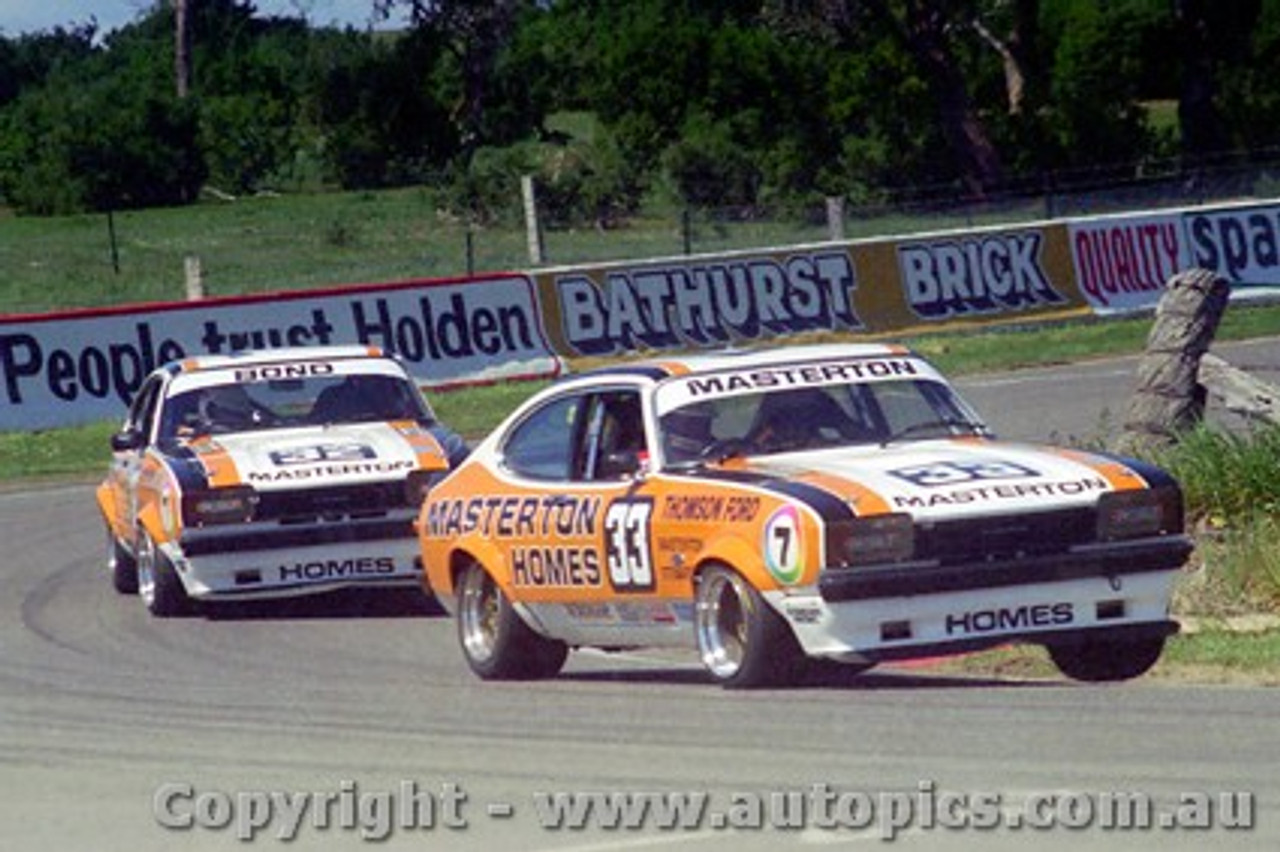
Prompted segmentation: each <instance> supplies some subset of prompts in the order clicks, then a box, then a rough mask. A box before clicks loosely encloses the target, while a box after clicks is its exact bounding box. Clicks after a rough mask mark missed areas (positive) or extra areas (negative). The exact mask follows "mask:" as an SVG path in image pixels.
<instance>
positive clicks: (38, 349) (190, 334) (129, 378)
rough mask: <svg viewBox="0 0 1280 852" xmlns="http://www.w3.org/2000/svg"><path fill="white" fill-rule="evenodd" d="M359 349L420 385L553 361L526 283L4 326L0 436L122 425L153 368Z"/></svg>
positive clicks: (535, 371)
mask: <svg viewBox="0 0 1280 852" xmlns="http://www.w3.org/2000/svg"><path fill="white" fill-rule="evenodd" d="M337 343H359V344H368V345H371V346H379V347H381V348H383V349H385V350H388V351H392V352H395V353H396V354H397V355H399V356H400V357H401V359H402V360H404V361H405V363H406V366H408V368H409V370H410V372H411V373H412V374H413V375H414V377H415V378H416V379H417V380H418V381H419V382H420V383H422V384H424V385H427V386H431V387H440V386H447V385H451V384H458V383H463V382H468V381H476V380H483V379H485V378H502V377H513V376H546V375H554V374H555V373H557V372H558V371H559V367H560V362H559V358H558V357H557V356H556V355H555V354H554V353H553V352H552V351H551V349H550V348H549V346H548V344H547V341H546V339H545V337H544V335H543V331H542V320H541V315H540V311H539V309H538V304H537V299H536V296H535V294H534V292H533V287H532V282H531V281H530V280H529V279H528V278H526V277H525V276H522V275H511V276H501V277H494V278H487V279H476V280H468V281H422V282H405V283H400V284H395V285H387V286H378V287H360V288H345V289H341V290H329V291H325V292H323V293H317V292H314V291H313V292H306V293H290V294H283V295H275V296H266V297H246V298H236V299H211V300H208V301H203V302H195V303H176V304H163V305H150V306H147V305H143V306H138V307H133V308H129V309H113V310H104V311H77V312H73V313H64V314H56V315H42V316H32V317H12V318H4V319H0V429H5V430H9V429H39V428H46V427H52V426H65V425H69V424H72V423H83V422H90V421H93V420H103V419H108V418H113V417H117V416H119V413H120V412H121V411H122V410H123V407H124V405H125V404H127V403H128V401H129V400H130V399H132V397H133V393H134V392H135V391H136V390H137V389H138V387H139V385H140V384H141V383H142V380H143V378H144V377H145V376H146V375H147V374H148V373H149V372H150V371H151V370H152V369H154V368H155V367H156V366H158V365H159V364H162V363H165V362H167V361H171V360H175V359H180V358H183V357H186V356H190V355H200V354H219V353H228V352H234V351H237V350H242V349H276V348H281V347H285V346H307V345H328V344H337Z"/></svg>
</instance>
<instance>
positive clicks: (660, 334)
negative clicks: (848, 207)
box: [555, 252, 864, 355]
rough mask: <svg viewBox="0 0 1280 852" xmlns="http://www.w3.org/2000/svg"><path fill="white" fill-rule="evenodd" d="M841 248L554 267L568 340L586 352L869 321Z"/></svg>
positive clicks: (851, 325)
mask: <svg viewBox="0 0 1280 852" xmlns="http://www.w3.org/2000/svg"><path fill="white" fill-rule="evenodd" d="M856 287H857V280H856V276H855V274H854V268H853V263H852V261H851V260H850V258H849V255H848V254H847V253H845V252H821V253H815V254H798V255H793V256H791V257H789V258H787V259H786V260H785V261H783V262H778V261H775V260H772V259H767V258H766V259H754V260H749V261H739V262H732V261H725V262H722V263H716V264H708V265H687V266H674V267H652V268H640V269H629V270H624V271H615V272H610V273H608V274H606V276H605V278H604V282H603V284H600V283H598V282H597V281H596V280H594V279H592V278H591V277H589V276H588V275H586V274H585V273H573V274H566V275H561V276H557V277H556V279H555V288H556V297H557V299H558V301H559V304H560V313H561V319H562V323H563V331H564V337H565V341H566V343H567V344H568V345H569V347H571V348H572V349H573V350H574V351H576V352H577V353H579V354H583V355H604V354H608V353H612V352H617V351H621V350H631V349H636V348H655V349H657V348H669V347H673V346H680V345H688V344H690V343H692V344H697V345H707V344H716V343H724V342H727V341H729V340H731V339H734V338H748V339H750V338H757V337H761V336H767V335H786V334H791V333H794V332H799V331H809V330H814V329H836V328H849V329H861V328H863V327H864V326H863V323H862V321H861V320H860V319H859V318H858V316H857V314H856V313H855V312H854V305H853V292H854V290H855V289H856Z"/></svg>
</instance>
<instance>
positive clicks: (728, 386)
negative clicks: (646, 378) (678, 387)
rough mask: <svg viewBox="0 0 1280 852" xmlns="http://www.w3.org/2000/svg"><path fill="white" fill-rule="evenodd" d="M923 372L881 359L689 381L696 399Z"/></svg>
mask: <svg viewBox="0 0 1280 852" xmlns="http://www.w3.org/2000/svg"><path fill="white" fill-rule="evenodd" d="M919 375H920V370H919V369H918V366H917V364H916V362H915V361H913V360H912V359H910V358H879V359H866V360H858V361H837V362H831V363H826V364H809V365H805V366H798V367H770V368H765V369H757V370H747V371H743V372H740V373H725V374H723V375H712V376H698V377H696V378H690V379H688V380H687V381H686V386H687V387H688V390H689V396H691V397H693V398H695V399H696V398H698V397H704V396H718V395H723V394H732V393H742V392H746V391H755V390H773V389H785V388H792V387H805V386H813V385H830V384H837V383H842V382H852V381H866V380H868V379H893V378H898V377H901V376H919Z"/></svg>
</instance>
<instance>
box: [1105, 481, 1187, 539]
mask: <svg viewBox="0 0 1280 852" xmlns="http://www.w3.org/2000/svg"><path fill="white" fill-rule="evenodd" d="M1180 532H1182V492H1181V491H1180V490H1179V489H1177V488H1174V487H1169V486H1164V487H1160V488H1140V489H1136V490H1132V491H1112V492H1110V493H1107V494H1103V495H1102V497H1101V498H1099V500H1098V540H1099V541H1119V540H1121V539H1129V538H1143V537H1145V536H1153V535H1165V534H1169V533H1180Z"/></svg>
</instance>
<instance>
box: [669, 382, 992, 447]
mask: <svg viewBox="0 0 1280 852" xmlns="http://www.w3.org/2000/svg"><path fill="white" fill-rule="evenodd" d="M659 427H660V430H661V434H662V441H663V449H664V458H665V460H666V463H667V464H669V465H676V466H681V465H690V464H705V463H708V462H720V461H724V460H726V459H728V458H732V457H735V456H753V455H771V454H775V453H787V452H795V451H800V450H817V449H825V448H830V447H841V446H863V445H883V444H885V443H886V442H888V441H900V440H913V439H922V438H937V437H939V436H940V435H950V434H979V435H985V434H987V430H986V427H985V426H984V425H983V424H982V422H981V421H980V420H979V419H978V418H977V416H976V415H975V414H974V413H973V412H972V410H971V409H970V408H969V407H968V406H967V405H966V404H965V403H964V402H963V401H962V400H961V399H960V398H959V397H957V396H956V395H955V393H954V392H952V390H951V389H950V388H949V387H948V386H947V385H946V384H944V383H942V382H938V381H932V380H923V379H912V380H903V381H883V382H875V383H851V384H835V385H827V386H821V387H803V388H787V389H783V390H769V391H765V392H761V393H748V394H738V395H734V396H724V397H717V398H715V399H704V400H701V401H699V402H695V403H692V404H689V405H684V406H681V407H679V408H676V409H674V410H672V411H670V412H668V413H667V414H665V415H663V416H662V417H661V418H660V419H659Z"/></svg>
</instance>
